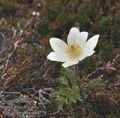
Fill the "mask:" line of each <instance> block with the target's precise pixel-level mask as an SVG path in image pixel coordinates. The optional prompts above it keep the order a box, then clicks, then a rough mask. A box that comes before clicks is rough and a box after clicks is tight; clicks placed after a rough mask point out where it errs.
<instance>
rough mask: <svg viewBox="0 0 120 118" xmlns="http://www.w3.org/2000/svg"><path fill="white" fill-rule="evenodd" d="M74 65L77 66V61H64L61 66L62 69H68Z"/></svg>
mask: <svg viewBox="0 0 120 118" xmlns="http://www.w3.org/2000/svg"><path fill="white" fill-rule="evenodd" d="M75 64H78V61H77V60H74V61H71V60H70V61H66V62H65V63H63V64H62V66H63V67H65V68H66V67H68V66H72V65H75Z"/></svg>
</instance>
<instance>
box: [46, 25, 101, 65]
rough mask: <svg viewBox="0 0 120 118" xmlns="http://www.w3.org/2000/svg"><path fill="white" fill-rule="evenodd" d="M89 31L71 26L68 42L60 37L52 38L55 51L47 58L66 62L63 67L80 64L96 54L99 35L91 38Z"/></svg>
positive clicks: (51, 42)
mask: <svg viewBox="0 0 120 118" xmlns="http://www.w3.org/2000/svg"><path fill="white" fill-rule="evenodd" d="M87 38H88V32H80V31H79V29H78V28H76V27H73V28H71V30H70V32H69V34H68V37H67V43H65V42H64V41H62V40H61V39H59V38H50V45H51V47H52V49H53V51H54V52H51V53H50V54H49V55H48V56H47V58H48V59H49V60H51V61H59V62H64V63H63V64H62V66H63V67H68V66H72V65H75V64H78V62H79V61H81V60H83V59H84V58H86V57H88V56H91V55H93V54H94V52H95V51H94V48H95V47H96V45H97V42H98V38H99V35H95V36H93V37H92V38H90V39H89V40H87Z"/></svg>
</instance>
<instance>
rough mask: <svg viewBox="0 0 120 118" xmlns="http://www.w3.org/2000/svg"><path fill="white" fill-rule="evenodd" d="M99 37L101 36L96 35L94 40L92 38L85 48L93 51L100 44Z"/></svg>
mask: <svg viewBox="0 0 120 118" xmlns="http://www.w3.org/2000/svg"><path fill="white" fill-rule="evenodd" d="M99 36H100V35H95V36H93V37H92V38H90V39H89V40H88V41H87V42H86V44H85V48H86V49H88V50H93V49H94V48H95V47H96V45H97V43H98V39H99Z"/></svg>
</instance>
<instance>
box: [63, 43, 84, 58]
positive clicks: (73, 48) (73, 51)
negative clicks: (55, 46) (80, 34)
mask: <svg viewBox="0 0 120 118" xmlns="http://www.w3.org/2000/svg"><path fill="white" fill-rule="evenodd" d="M65 52H66V54H67V55H68V56H69V57H70V58H73V59H74V58H77V57H79V56H80V54H81V53H82V48H81V47H80V45H79V44H72V45H69V46H68V47H67V48H66V49H65Z"/></svg>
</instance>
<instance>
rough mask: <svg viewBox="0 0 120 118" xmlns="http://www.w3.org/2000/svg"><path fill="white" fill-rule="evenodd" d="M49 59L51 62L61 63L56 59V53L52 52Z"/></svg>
mask: <svg viewBox="0 0 120 118" xmlns="http://www.w3.org/2000/svg"><path fill="white" fill-rule="evenodd" d="M47 58H48V59H49V60H51V61H59V60H58V59H57V57H56V54H55V52H51V53H50V54H49V55H48V56H47Z"/></svg>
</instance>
